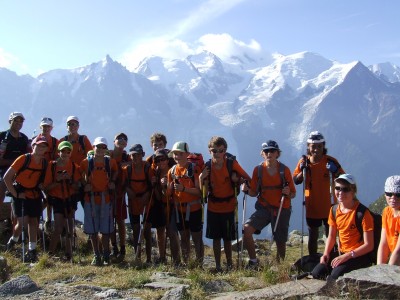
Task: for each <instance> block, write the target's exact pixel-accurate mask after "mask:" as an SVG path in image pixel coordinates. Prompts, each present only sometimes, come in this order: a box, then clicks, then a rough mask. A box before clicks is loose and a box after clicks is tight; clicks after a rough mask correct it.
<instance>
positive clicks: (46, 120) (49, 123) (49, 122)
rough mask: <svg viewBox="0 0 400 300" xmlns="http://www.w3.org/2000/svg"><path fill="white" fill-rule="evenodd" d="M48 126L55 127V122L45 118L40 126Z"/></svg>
mask: <svg viewBox="0 0 400 300" xmlns="http://www.w3.org/2000/svg"><path fill="white" fill-rule="evenodd" d="M43 125H47V126H53V120H52V119H51V118H48V117H43V118H42V120H41V121H40V126H43Z"/></svg>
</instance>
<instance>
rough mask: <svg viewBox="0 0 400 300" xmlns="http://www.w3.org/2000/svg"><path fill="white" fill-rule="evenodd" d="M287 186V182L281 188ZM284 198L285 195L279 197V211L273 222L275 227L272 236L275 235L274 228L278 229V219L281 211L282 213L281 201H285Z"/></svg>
mask: <svg viewBox="0 0 400 300" xmlns="http://www.w3.org/2000/svg"><path fill="white" fill-rule="evenodd" d="M288 185H289V183H288V182H286V183H285V184H284V186H283V187H285V186H288ZM286 196H287V195H285V194H282V197H281V202H280V205H279V210H278V215H277V217H276V221H275V226H274V231H273V235H275V232H276V228H277V227H278V222H279V217H280V216H281V211H282V206H283V201H284V200H285V197H286Z"/></svg>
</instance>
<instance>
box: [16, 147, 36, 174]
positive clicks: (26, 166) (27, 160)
mask: <svg viewBox="0 0 400 300" xmlns="http://www.w3.org/2000/svg"><path fill="white" fill-rule="evenodd" d="M24 155H25V160H24V163H23V164H22V167H21V169H19V170H18V171H17V173H16V174H15V177H17V176H18V175H19V174H20V173H21V172H22V171H24V170H25V169H27V168H28V166H29V163H30V162H31V156H32V154H31V153H26V154H24Z"/></svg>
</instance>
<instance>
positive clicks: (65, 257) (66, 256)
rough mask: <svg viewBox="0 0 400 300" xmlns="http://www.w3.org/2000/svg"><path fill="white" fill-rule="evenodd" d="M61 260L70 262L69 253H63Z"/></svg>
mask: <svg viewBox="0 0 400 300" xmlns="http://www.w3.org/2000/svg"><path fill="white" fill-rule="evenodd" d="M61 260H62V261H65V262H72V256H71V254H68V253H65V254H64V256H63V257H62V258H61Z"/></svg>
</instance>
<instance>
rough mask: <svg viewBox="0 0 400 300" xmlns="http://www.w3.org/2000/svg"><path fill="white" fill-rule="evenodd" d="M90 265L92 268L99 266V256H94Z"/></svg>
mask: <svg viewBox="0 0 400 300" xmlns="http://www.w3.org/2000/svg"><path fill="white" fill-rule="evenodd" d="M91 265H92V266H101V257H100V255H95V256H94V257H93V260H92V263H91Z"/></svg>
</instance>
